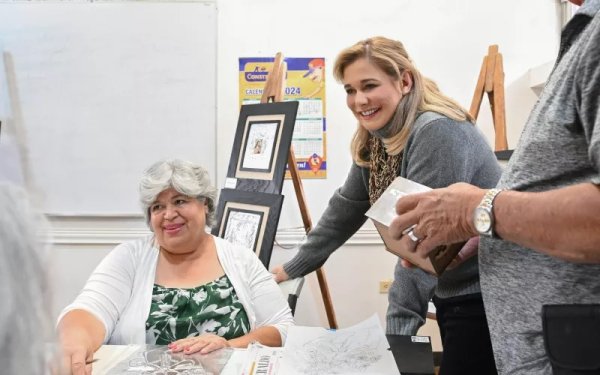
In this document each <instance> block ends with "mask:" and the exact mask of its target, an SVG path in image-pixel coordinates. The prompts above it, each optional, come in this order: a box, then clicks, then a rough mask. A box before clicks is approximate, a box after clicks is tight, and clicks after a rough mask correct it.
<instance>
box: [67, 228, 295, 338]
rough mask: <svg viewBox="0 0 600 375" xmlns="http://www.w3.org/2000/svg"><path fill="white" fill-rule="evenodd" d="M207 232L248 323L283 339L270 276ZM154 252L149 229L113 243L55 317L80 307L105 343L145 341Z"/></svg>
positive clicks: (281, 313)
mask: <svg viewBox="0 0 600 375" xmlns="http://www.w3.org/2000/svg"><path fill="white" fill-rule="evenodd" d="M213 238H214V240H215V245H216V248H217V255H218V257H219V261H220V263H221V266H222V267H223V270H224V271H225V274H226V275H227V277H229V280H230V281H231V284H232V285H233V287H234V289H235V292H236V293H237V296H238V298H239V300H240V302H241V303H242V305H243V306H244V309H245V310H246V314H247V315H248V319H249V320H250V327H251V329H255V328H257V327H263V326H273V327H275V328H277V329H278V330H279V333H280V334H281V342H282V344H283V343H284V342H285V338H286V334H287V329H288V327H289V326H291V325H293V324H294V320H293V318H292V313H291V310H290V308H289V306H288V304H287V301H286V300H285V298H284V296H283V294H282V293H281V290H280V289H279V287H278V286H277V284H276V283H275V281H274V280H273V276H272V275H271V274H270V273H269V272H268V271H267V270H266V269H265V267H264V266H263V264H262V263H261V262H260V260H259V259H258V257H256V255H255V254H254V253H253V252H252V251H250V250H248V249H246V248H243V247H239V246H236V245H233V244H231V243H229V242H227V241H225V240H223V239H222V238H219V237H213ZM158 254H159V249H158V247H157V246H156V245H155V240H154V235H149V236H147V237H144V238H141V239H139V240H136V241H129V242H125V243H122V244H120V245H119V246H117V247H116V248H115V249H114V250H113V251H111V252H110V253H109V254H108V255H107V256H106V257H105V258H104V259H103V260H102V262H101V263H100V264H99V265H98V267H96V269H95V270H94V272H93V273H92V275H91V276H90V278H89V279H88V281H87V283H86V284H85V286H84V288H83V290H82V291H81V293H80V294H79V296H77V298H76V299H75V301H74V302H73V303H72V304H70V305H69V306H67V307H66V308H65V309H64V310H63V311H62V312H61V314H60V316H59V318H58V321H59V322H60V320H61V319H62V317H63V316H64V315H65V314H66V313H67V312H69V311H71V310H74V309H81V310H85V311H88V312H90V313H91V314H93V315H94V316H95V317H97V318H98V319H99V320H100V321H101V322H102V324H104V328H105V329H106V335H105V337H104V343H105V344H113V345H125V344H146V320H147V319H148V314H149V313H150V303H151V300H152V288H153V286H154V280H155V274H156V264H157V261H158Z"/></svg>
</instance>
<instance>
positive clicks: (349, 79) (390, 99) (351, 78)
mask: <svg viewBox="0 0 600 375" xmlns="http://www.w3.org/2000/svg"><path fill="white" fill-rule="evenodd" d="M342 83H343V84H344V89H345V90H346V104H347V105H348V108H350V110H351V111H352V113H353V114H354V116H355V117H356V119H357V120H358V122H359V124H360V125H361V126H362V127H363V128H365V129H367V130H369V131H376V130H379V129H381V128H383V127H384V126H385V125H386V124H387V123H388V122H390V120H391V119H392V117H393V116H394V113H395V112H396V108H397V107H398V104H399V103H400V100H401V99H402V89H401V82H400V81H399V80H396V79H394V78H393V77H390V76H389V75H387V74H386V73H385V72H384V71H383V70H381V69H380V68H379V67H377V66H376V65H374V64H371V63H370V62H368V61H367V59H365V58H361V59H358V60H356V61H355V62H353V63H352V64H349V65H348V66H347V67H346V69H344V78H343V79H342Z"/></svg>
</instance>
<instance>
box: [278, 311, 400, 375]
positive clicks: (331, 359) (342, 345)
mask: <svg viewBox="0 0 600 375" xmlns="http://www.w3.org/2000/svg"><path fill="white" fill-rule="evenodd" d="M388 348H389V344H388V341H387V339H386V337H385V334H384V332H383V329H382V328H381V324H380V323H379V319H378V318H377V316H376V315H373V316H372V317H371V318H369V319H367V320H365V321H363V322H361V323H359V324H356V325H354V326H352V327H349V328H344V329H339V330H335V331H332V330H328V329H325V328H320V327H300V326H295V327H290V329H289V331H288V337H287V340H286V342H285V347H284V349H283V358H282V361H281V364H280V367H279V374H285V375H329V374H347V375H350V374H361V375H366V374H372V375H375V374H377V375H398V374H399V371H398V367H397V366H396V362H395V361H394V356H393V355H392V353H391V352H390V351H389V350H388Z"/></svg>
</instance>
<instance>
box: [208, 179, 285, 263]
mask: <svg viewBox="0 0 600 375" xmlns="http://www.w3.org/2000/svg"><path fill="white" fill-rule="evenodd" d="M282 203H283V195H279V194H267V193H261V192H249V191H244V190H233V189H222V190H221V195H220V197H219V205H218V207H217V224H216V226H215V227H214V228H213V230H212V234H213V235H215V236H218V237H221V238H224V239H226V240H227V241H229V242H231V243H234V244H236V245H241V246H244V247H247V248H249V249H252V251H254V253H256V255H257V256H258V258H259V259H260V260H261V262H262V263H263V264H264V265H265V267H267V268H268V267H269V262H270V260H271V252H272V251H273V242H274V241H275V234H276V233H277V224H278V223H279V214H280V212H281V205H282Z"/></svg>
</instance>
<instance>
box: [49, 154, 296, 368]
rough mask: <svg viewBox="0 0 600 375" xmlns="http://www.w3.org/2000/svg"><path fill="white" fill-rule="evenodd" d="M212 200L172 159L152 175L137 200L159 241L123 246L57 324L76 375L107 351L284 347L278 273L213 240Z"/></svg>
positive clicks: (188, 169)
mask: <svg viewBox="0 0 600 375" xmlns="http://www.w3.org/2000/svg"><path fill="white" fill-rule="evenodd" d="M215 198H216V190H215V188H214V187H212V186H211V184H210V180H209V178H208V173H207V172H206V171H205V170H204V169H203V168H202V167H200V166H197V165H195V164H192V163H190V162H185V161H181V160H166V161H160V162H158V163H156V164H154V165H152V166H151V167H150V168H149V169H148V170H146V172H145V174H144V176H143V178H142V181H141V183H140V199H141V202H142V205H143V208H144V214H145V217H146V221H147V223H148V225H149V227H150V229H151V230H152V232H153V234H151V235H149V236H147V237H144V238H141V239H139V240H136V241H131V242H126V243H123V244H121V245H119V246H117V247H116V248H115V249H114V250H113V251H112V252H111V253H110V254H109V255H107V257H106V258H105V259H104V260H103V261H102V262H101V263H100V265H99V266H98V267H97V268H96V270H95V271H94V272H93V274H92V275H91V277H90V278H89V280H88V281H87V283H86V285H85V287H84V289H83V291H82V292H81V293H80V294H79V296H78V297H77V298H76V299H75V301H74V302H73V303H72V304H71V305H69V306H67V307H66V308H65V309H64V311H63V312H62V313H61V315H60V317H59V326H58V327H59V328H58V330H59V336H60V339H61V343H62V347H63V362H64V365H65V367H67V368H69V369H71V371H72V373H82V374H83V373H87V371H89V369H90V367H89V365H86V363H90V362H91V359H92V357H93V353H94V352H95V351H96V350H97V349H98V348H99V347H100V346H101V345H102V344H106V343H108V344H159V345H161V344H162V345H168V346H169V348H170V349H171V350H172V351H174V352H180V351H182V352H184V353H188V354H191V353H195V352H201V353H208V352H211V351H214V350H217V349H219V348H223V347H227V346H231V347H246V346H247V345H248V344H249V343H250V342H252V341H259V342H260V343H262V344H264V345H268V346H281V345H282V344H283V342H284V340H285V336H286V332H287V328H288V327H289V326H290V325H292V324H293V318H292V315H291V311H290V309H289V306H288V305H287V302H286V300H285V298H284V296H283V294H282V293H281V291H280V289H279V287H278V286H277V284H276V283H275V282H274V281H273V279H272V277H271V274H270V273H269V272H268V271H267V270H266V269H265V268H264V266H263V265H262V263H261V262H260V261H259V260H258V258H257V257H256V255H255V254H254V253H253V252H251V251H249V250H248V249H246V248H242V247H238V246H235V245H233V244H231V243H229V242H227V241H225V240H223V239H221V238H217V237H213V236H212V235H211V234H210V233H208V232H207V231H206V226H207V225H210V224H212V223H213V220H214V219H213V216H214V211H215Z"/></svg>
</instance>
